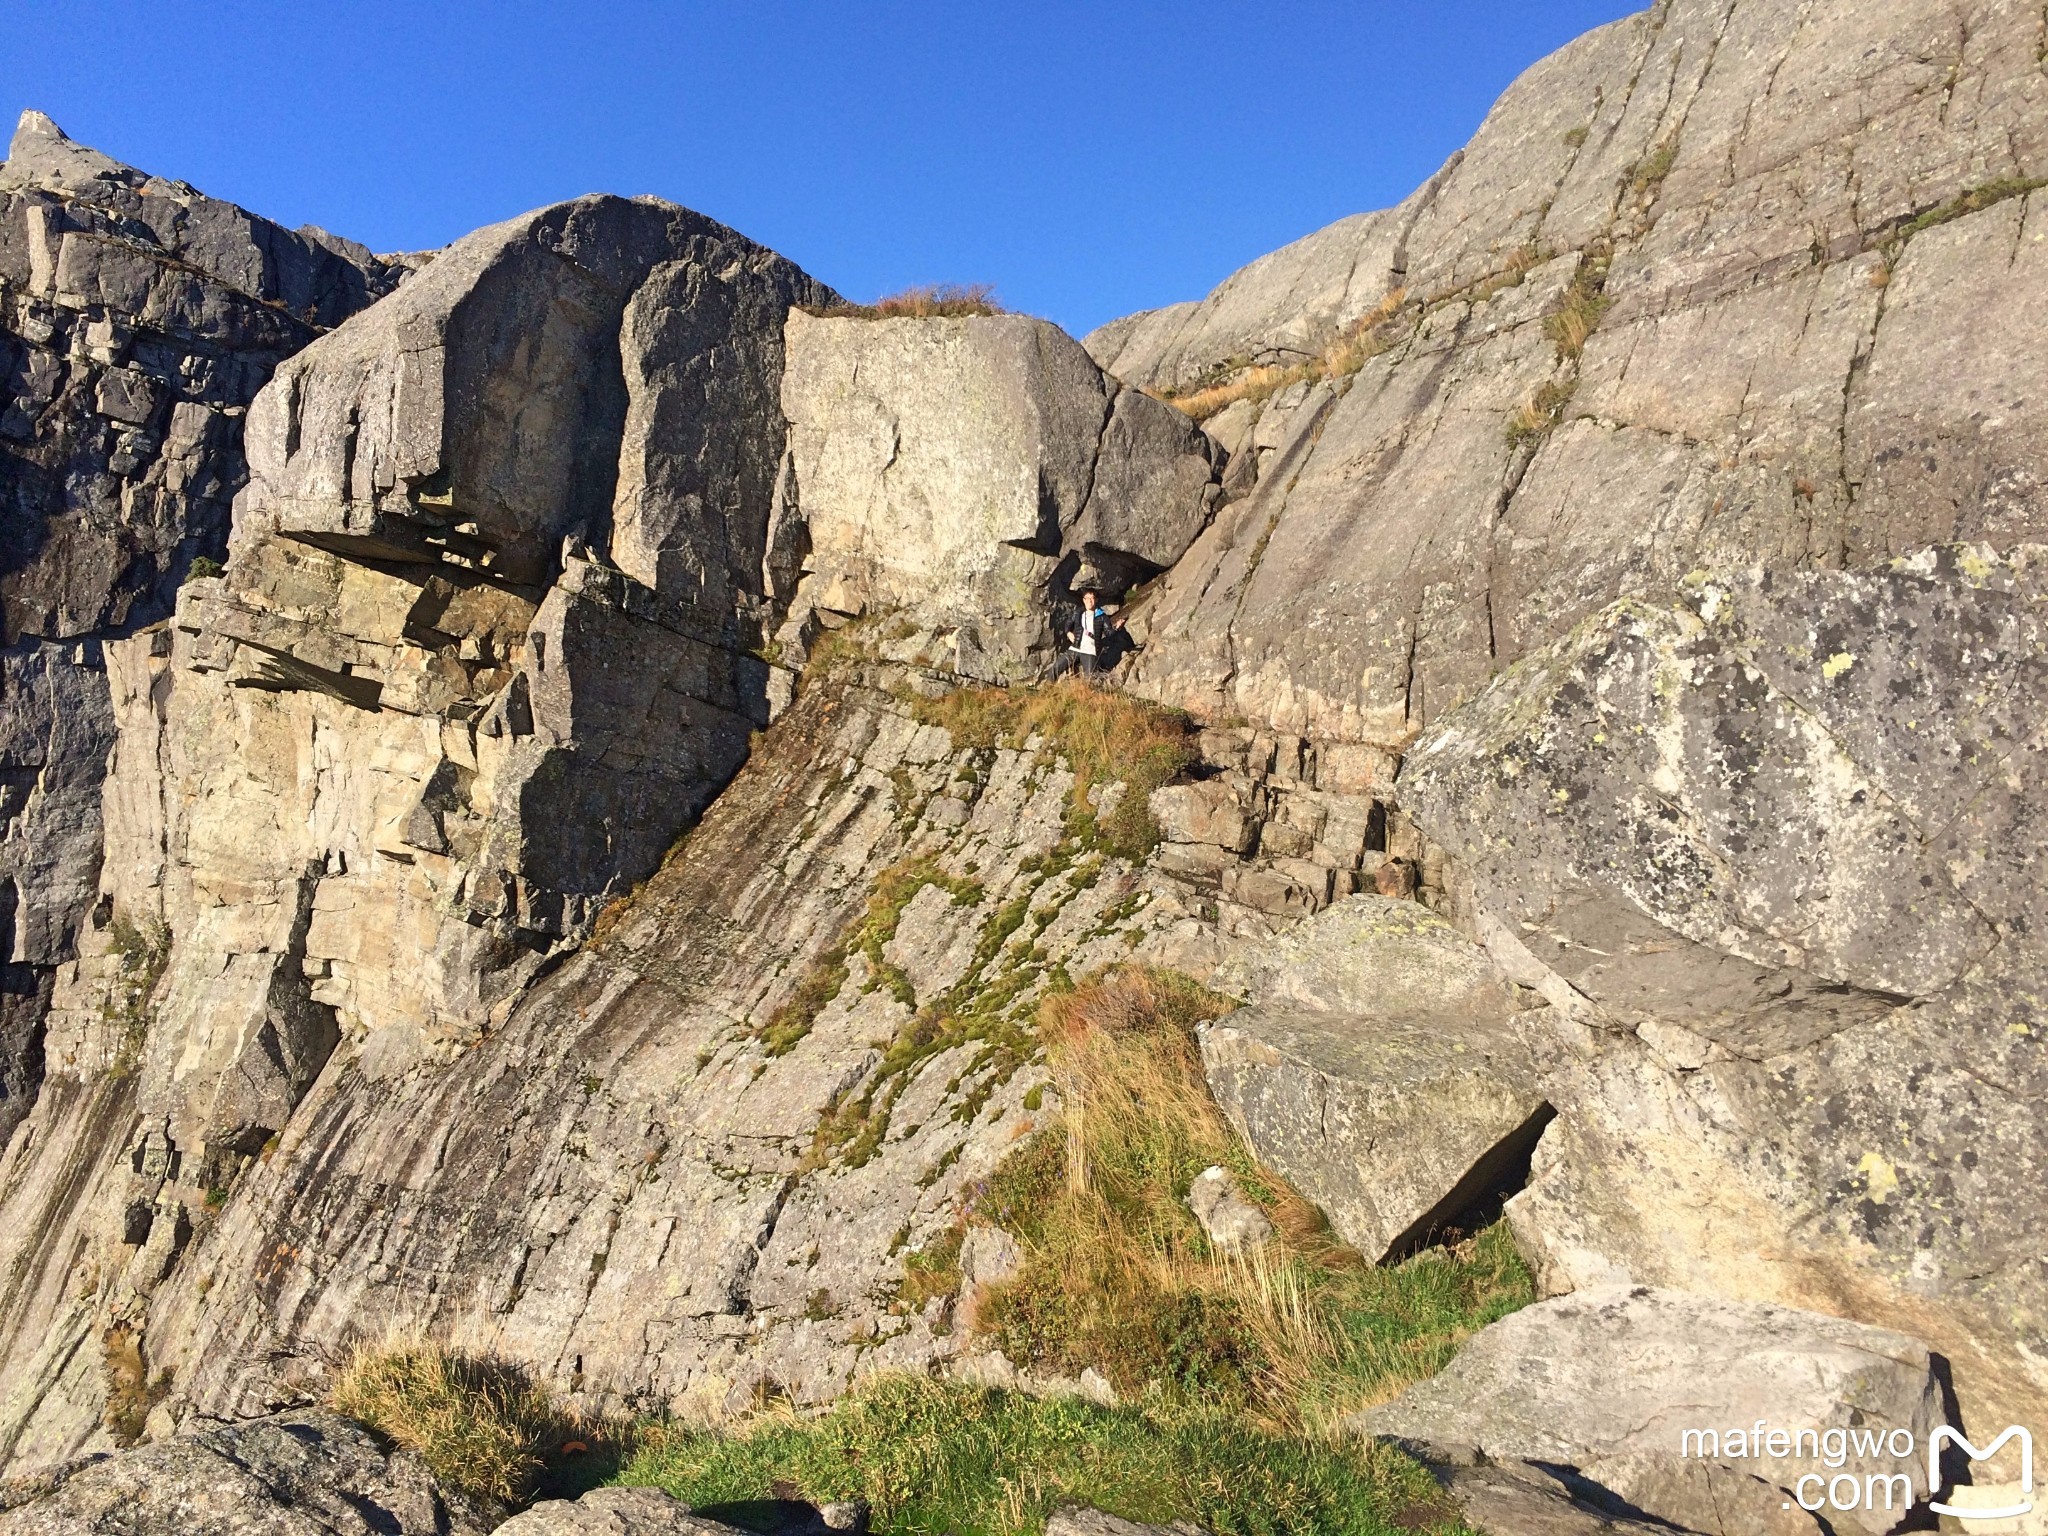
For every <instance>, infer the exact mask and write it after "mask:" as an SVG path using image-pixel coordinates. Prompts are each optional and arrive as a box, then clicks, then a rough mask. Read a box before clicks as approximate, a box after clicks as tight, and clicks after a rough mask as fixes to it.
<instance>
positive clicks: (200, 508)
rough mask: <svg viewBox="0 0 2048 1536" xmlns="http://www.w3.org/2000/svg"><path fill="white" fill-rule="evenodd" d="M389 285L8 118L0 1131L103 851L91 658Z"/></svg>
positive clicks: (212, 548)
mask: <svg viewBox="0 0 2048 1536" xmlns="http://www.w3.org/2000/svg"><path fill="white" fill-rule="evenodd" d="M403 270H404V269H403V268H402V267H401V266H398V265H395V264H393V263H391V262H388V261H385V260H382V259H380V258H378V257H374V256H372V255H371V254H370V253H369V252H368V251H367V250H364V249H363V248H362V247H361V246H358V245H355V244H353V243H352V242H349V241H346V240H338V239H336V238H334V237H333V236H331V235H328V234H326V233H324V232H322V231H320V230H312V229H308V230H301V231H297V232H294V231H291V230H286V229H281V228H279V227H278V226H277V225H275V224H272V223H270V222H269V221H268V220H266V219H260V218H257V217H256V216H254V215H253V214H249V213H246V212H244V211H243V210H242V209H240V208H237V207H235V206H233V205H232V204H229V203H222V202H218V201H215V200H214V199H212V198H209V197H205V196H202V195H201V194H199V193H197V192H195V191H193V190H192V188H190V187H188V186H186V185H184V184H183V183H182V182H169V181H164V180H161V179H159V178H156V177H151V176H147V175H145V174H143V173H142V172H140V171H136V170H132V169H130V168H129V167H127V166H124V165H120V164H118V163H116V162H115V161H113V160H110V159H109V158H107V157H106V156H105V155H102V154H99V153H97V152H95V151H93V150H90V149H86V148H85V147H83V146H82V145H78V144H74V143H72V142H71V141H70V140H69V139H67V138H66V137H65V136H64V135H63V133H62V132H61V131H59V129H58V128H57V126H56V125H55V124H54V123H52V122H51V121H50V120H49V119H48V118H46V117H44V116H43V115H42V114H41V113H38V112H29V113H25V114H24V115H23V116H22V119H21V123H20V126H19V127H18V128H17V129H16V131H15V135H14V141H13V144H12V145H11V147H10V148H9V151H8V157H7V160H6V162H5V163H4V164H0V378H4V380H5V383H4V392H5V403H4V406H0V1136H5V1135H6V1134H7V1133H9V1132H11V1131H12V1130H13V1128H14V1126H15V1125H16V1124H17V1123H18V1122H19V1121H20V1119H21V1117H22V1116H23V1115H24V1114H26V1113H27V1110H28V1106H29V1104H30V1103H31V1102H32V1101H33V1099H34V1096H35V1092H36V1088H37V1085H38V1083H39V1082H40V1080H41V1076H42V1058H43V1041H42V1032H43V1012H44V1009H45V1007H46V1006H47V1003H48V1000H49V994H50V987H51V983H52V980H53V977H54V973H55V969H56V967H57V966H58V965H59V964H60V963H62V962H63V961H64V960H65V959H67V958H69V956H70V955H71V954H72V952H73V946H74V941H75V936H76V932H77V928H78V925H79V922H80V920H81V918H82V916H83V914H84V912H85V909H86V908H87V907H88V906H89V905H90V904H91V902H92V899H93V896H94V891H95V886H96V883H97V878H98V869H99V855H100V847H99V844H100V806H99V800H100V784H101V780H102V778H103V776H104V774H105V771H106V760H107V755H108V753H109V751H110V750H111V748H112V746H113V737H114V724H113V712H112V706H111V700H110V697H109V694H108V687H107V678H106V673H105V667H104V662H103V659H102V647H103V645H104V643H105V642H106V641H107V640H109V639H111V638H114V637H116V636H119V635H123V634H126V633H128V632H130V631H131V630H133V629H134V628H136V627H137V626H138V625H141V624H145V623H149V622H152V621H154V620H156V619H160V618H162V617H163V616H164V614H165V613H167V612H168V611H169V609H170V605H171V600H172V594H173V592H174V591H175V589H176V587H177V585H178V583H179V582H180V581H182V580H183V579H184V578H185V576H186V575H187V573H188V572H189V571H190V570H191V568H192V562H193V561H194V560H198V559H210V560H214V561H218V560H219V558H220V557H221V556H222V555H223V554H225V552H226V544H227V533H228V507H229V502H230V501H231V499H232V498H233V496H234V494H235V492H236V491H237V490H238V489H239V488H240V487H241V484H242V482H243V480H244V478H245V477H246V469H245V467H244V459H243V452H242V422H243V417H244V413H245V412H246V411H247V409H248V406H249V403H250V401H251V400H252V399H254V397H255V395H256V392H257V391H258V390H259V389H260V388H262V386H263V384H264V382H265V381H266V380H267V379H268V378H269V377H270V375H271V372H272V371H273V370H274V369H275V368H276V367H277V365H278V363H279V362H280V361H282V360H283V359H284V358H285V357H288V356H289V355H290V354H292V353H293V352H296V351H298V350H299V348H301V347H303V346H305V345H306V344H307V343H308V342H309V341H311V340H312V339H313V338H314V337H315V336H316V335H318V334H319V333H320V332H321V331H322V330H324V329H326V328H328V327H330V326H333V325H335V324H338V323H339V322H340V321H341V320H343V319H345V318H347V317H348V316H349V315H351V314H353V313H354V312H355V311H357V310H359V309H361V308H363V307H364V306H365V305H367V304H368V303H370V302H371V301H372V300H373V299H375V298H376V297H377V296H378V295H380V294H382V293H385V292H388V291H389V290H390V289H391V288H393V287H395V286H396V284H397V282H398V279H399V278H400V276H402V275H403Z"/></svg>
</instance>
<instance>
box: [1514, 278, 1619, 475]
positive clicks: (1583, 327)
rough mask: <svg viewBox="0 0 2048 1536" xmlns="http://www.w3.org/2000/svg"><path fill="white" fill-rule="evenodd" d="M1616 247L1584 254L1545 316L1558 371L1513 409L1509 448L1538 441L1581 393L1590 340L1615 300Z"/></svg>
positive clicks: (1562, 417) (1545, 332)
mask: <svg viewBox="0 0 2048 1536" xmlns="http://www.w3.org/2000/svg"><path fill="white" fill-rule="evenodd" d="M1612 261H1613V248H1612V246H1611V245H1610V244H1609V243H1608V242H1607V241H1606V240H1605V239H1602V240H1599V241H1596V242H1594V243H1593V244H1592V245H1591V246H1589V247H1588V248H1587V249H1586V250H1584V251H1583V252H1581V253H1580V256H1579V265H1578V270H1577V271H1576V272H1574V273H1573V274H1572V280H1571V282H1570V283H1569V284H1568V285H1567V286H1566V288H1565V290H1564V292H1563V294H1562V295H1560V296H1559V299H1558V303H1557V307H1556V308H1555V309H1553V310H1551V311H1550V313H1549V314H1547V315H1545V316H1544V317H1543V334H1544V335H1545V336H1547V337H1549V338H1550V342H1551V345H1552V347H1553V348H1554V349H1555V353H1556V360H1557V365H1558V371H1557V372H1556V373H1554V374H1553V375H1552V376H1551V377H1550V378H1548V379H1546V380H1544V381H1543V383H1542V384H1541V385H1540V386H1539V387H1538V388H1537V390H1536V392H1535V393H1534V394H1533V395H1531V396H1530V397H1529V398H1528V399H1527V400H1524V401H1523V402H1522V403H1521V404H1520V405H1518V406H1517V407H1515V409H1514V410H1513V411H1511V412H1509V413H1508V419H1507V424H1506V429H1505V434H1506V437H1507V441H1508V447H1509V448H1511V449H1518V448H1521V447H1523V446H1525V445H1527V444H1530V443H1533V442H1538V441H1540V440H1541V439H1542V438H1544V437H1545V436H1546V435H1548V434H1549V432H1550V431H1551V429H1552V428H1553V427H1555V426H1557V424H1558V423H1559V422H1561V421H1563V420H1564V413H1565V408H1566V407H1567V406H1569V405H1570V404H1571V402H1572V397H1573V396H1574V395H1576V394H1577V393H1578V388H1579V363H1580V358H1581V356H1582V355H1583V354H1584V352H1585V350H1586V343H1587V342H1588V341H1590V340H1592V337H1593V333H1594V332H1595V331H1597V330H1598V329H1599V328H1600V322H1601V321H1602V320H1604V319H1605V318H1606V316H1607V311H1608V309H1609V308H1610V307H1611V305H1612V303H1613V301H1612V300H1610V299H1609V298H1608V297H1607V274H1608V270H1609V267H1610V264H1611V263H1612Z"/></svg>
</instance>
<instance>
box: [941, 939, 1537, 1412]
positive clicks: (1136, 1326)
mask: <svg viewBox="0 0 2048 1536" xmlns="http://www.w3.org/2000/svg"><path fill="white" fill-rule="evenodd" d="M1231 1006H1232V1005H1231V1003H1230V1001H1229V999H1227V998H1222V997H1219V996H1217V995H1216V994H1215V993H1212V992H1210V991H1208V990H1207V989H1206V988H1204V987H1201V986H1199V985H1197V984H1196V983H1194V982H1192V981H1190V980H1188V979H1187V978H1185V977H1181V976H1177V975H1175V974H1173V973H1172V972H1165V971H1158V970H1153V969H1148V968H1145V967H1138V966H1131V967H1125V968H1123V969H1121V970H1118V971H1116V972H1114V973H1112V974H1110V975H1108V976H1105V977H1102V978H1099V979H1097V980H1094V981H1092V982H1090V983H1087V984H1084V985H1083V986H1081V987H1079V988H1076V989H1075V990H1073V991H1071V992H1066V993H1060V994H1055V995H1054V996H1053V997H1051V998H1049V999H1048V1000H1047V1001H1046V1003H1045V1005H1044V1007H1043V1008H1042V1010H1041V1013H1040V1018H1039V1034H1040V1039H1041V1042H1042V1044H1043V1047H1044V1050H1045V1054H1046V1060H1047V1064H1048V1066H1049V1068H1050V1070H1051V1072H1052V1075H1053V1079H1054V1082H1055V1085H1056V1086H1057V1087H1058V1089H1059V1092H1060V1099H1061V1104H1062V1114H1063V1117H1064V1121H1065V1124H1064V1126H1063V1128H1060V1129H1056V1130H1049V1131H1047V1132H1045V1133H1042V1134H1041V1135H1040V1136H1039V1137H1038V1138H1037V1139H1036V1140H1035V1141H1034V1142H1033V1143H1031V1144H1030V1145H1029V1146H1027V1147H1026V1148H1025V1149H1024V1150H1023V1151H1021V1152H1020V1153H1018V1154H1017V1155H1016V1156H1015V1157H1013V1158H1012V1159H1011V1160H1010V1162H1008V1163H1006V1164H1005V1165H1004V1166H1003V1167H1002V1168H1001V1169H999V1170H998V1171H997V1173H996V1175H995V1176H994V1178H993V1179H992V1180H991V1181H990V1184H989V1187H988V1190H987V1193H986V1194H985V1195H984V1196H983V1197H982V1198H981V1199H980V1201H979V1202H978V1203H977V1208H976V1211H977V1218H979V1219H989V1220H993V1221H995V1222H996V1223H997V1224H998V1225H1002V1226H1005V1227H1008V1228H1010V1229H1011V1230H1012V1231H1014V1232H1016V1233H1017V1234H1018V1235H1019V1237H1020V1238H1021V1239H1022V1240H1023V1242H1024V1245H1025V1250H1026V1255H1027V1261H1026V1266H1025V1270H1024V1273H1023V1274H1022V1275H1021V1276H1020V1277H1019V1278H1018V1279H1017V1280H1016V1281H1015V1282H1014V1283H1012V1284H1010V1285H1008V1286H1004V1287H1000V1288H997V1289H996V1290H995V1291H994V1292H993V1293H992V1294H990V1295H989V1297H988V1298H987V1301H986V1305H984V1306H983V1307H982V1308H980V1309H979V1310H978V1311H977V1314H976V1327H977V1329H978V1330H980V1331H982V1332H984V1333H986V1334H987V1335H988V1336H989V1339H990V1341H991V1342H993V1343H995V1344H997V1345H999V1346H1000V1347H1001V1348H1002V1349H1003V1350H1004V1351H1005V1352H1006V1353H1008V1354H1009V1355H1010V1356H1011V1357H1012V1358H1013V1359H1017V1360H1020V1361H1022V1360H1029V1361H1032V1362H1034V1363H1037V1364H1039V1365H1040V1366H1051V1367H1054V1368H1058V1369H1064V1370H1068V1371H1077V1370H1079V1369H1081V1368H1082V1367H1083V1366H1087V1365H1093V1366H1095V1367H1096V1368H1097V1369H1099V1370H1101V1371H1102V1372H1103V1373H1104V1374H1105V1375H1107V1376H1108V1377H1109V1378H1110V1380H1111V1381H1112V1382H1113V1383H1115V1385H1116V1386H1117V1388H1118V1389H1119V1390H1120V1391H1132V1392H1142V1391H1145V1390H1146V1389H1147V1388H1150V1387H1155V1386H1164V1387H1166V1388H1167V1389H1168V1390H1169V1391H1178V1392H1182V1393H1188V1394H1194V1395H1197V1396H1200V1397H1204V1398H1207V1399H1210V1400H1219V1401H1224V1402H1235V1403H1237V1404H1240V1405H1242V1406H1243V1407H1245V1408H1248V1409H1250V1410H1251V1411H1252V1412H1254V1413H1255V1414H1256V1415H1257V1416H1258V1417H1259V1418H1260V1419H1261V1420H1262V1421H1264V1422H1266V1423H1269V1424H1274V1425H1278V1426H1282V1427H1284V1428H1285V1429H1287V1430H1288V1431H1289V1432H1306V1433H1312V1434H1319V1433H1323V1432H1325V1431H1328V1430H1329V1429H1330V1427H1331V1426H1332V1425H1334V1424H1335V1423H1336V1421H1337V1419H1338V1418H1339V1417H1340V1416H1341V1415H1342V1414H1343V1413H1345V1412H1348V1411H1350V1410H1352V1409H1354V1408H1357V1407H1360V1406H1362V1405H1364V1404H1366V1403H1369V1402H1372V1401H1377V1400H1378V1399H1380V1398H1383V1397H1386V1396H1389V1395H1391V1394H1392V1393H1393V1392H1396V1391H1398V1390H1400V1388H1401V1387H1403V1386H1405V1385H1406V1384H1408V1383H1409V1382H1412V1381H1415V1380H1418V1379H1420V1378H1421V1377H1423V1376H1427V1375H1430V1374H1432V1373H1433V1372H1434V1371H1436V1370H1438V1369H1440V1368H1441V1366H1442V1364H1443V1362H1444V1361H1445V1360H1447V1359H1448V1358H1449V1355H1450V1353H1451V1351H1452V1350H1454V1349H1455V1348H1456V1346H1457V1344H1458V1343H1459V1342H1461V1341H1462V1340H1463V1339H1464V1338H1465V1337H1467V1336H1468V1335H1469V1334H1470V1332H1471V1331H1472V1330H1473V1329H1474V1328H1476V1327H1479V1326H1483V1325H1484V1323H1486V1322H1489V1321H1491V1320H1492V1318H1493V1317H1495V1316H1498V1315H1500V1313H1502V1312H1505V1311H1509V1310H1512V1309H1513V1308H1514V1307H1515V1306H1518V1305H1520V1304H1522V1303H1523V1302H1524V1301H1526V1300H1528V1299H1529V1295H1530V1288H1529V1282H1528V1277H1527V1274H1526V1272H1525V1271H1524V1270H1523V1269H1522V1267H1521V1265H1520V1262H1519V1260H1517V1259H1516V1258H1515V1256H1514V1253H1513V1249H1512V1246H1511V1245H1509V1244H1508V1242H1507V1240H1506V1237H1505V1234H1504V1233H1503V1232H1501V1231H1499V1230H1497V1229H1496V1230H1492V1231H1489V1232H1487V1233H1484V1234H1481V1235H1480V1236H1478V1237H1475V1238H1467V1239H1465V1240H1464V1242H1463V1243H1462V1244H1461V1245H1460V1246H1459V1247H1458V1248H1457V1249H1455V1250H1453V1251H1451V1252H1449V1253H1446V1252H1443V1251H1433V1252H1429V1253H1425V1254H1423V1255H1421V1256H1419V1257H1417V1258H1416V1259H1413V1260H1410V1261H1409V1262H1408V1263H1406V1264H1403V1265H1400V1266H1398V1267H1396V1268H1393V1269H1377V1268H1374V1267H1372V1266H1370V1265H1368V1264H1367V1263H1366V1262H1365V1261H1364V1260H1363V1259H1362V1258H1361V1257H1360V1256H1359V1255H1358V1254H1357V1253H1356V1252H1354V1251H1353V1250H1351V1249H1349V1248H1346V1247H1344V1246H1343V1245H1342V1244H1341V1243H1339V1242H1338V1241H1337V1240H1336V1239H1335V1238H1334V1237H1333V1236H1332V1235H1331V1233H1330V1232H1329V1230H1328V1228H1327V1226H1326V1225H1325V1223H1324V1221H1323V1219H1322V1216H1321V1214H1320V1213H1319V1212H1318V1211H1317V1210H1316V1209H1315V1207H1314V1206H1312V1205H1310V1204H1309V1203H1308V1202H1307V1201H1306V1200H1304V1199H1303V1198H1302V1197H1301V1196H1300V1195H1299V1194H1297V1193H1296V1192H1295V1191H1294V1190H1292V1189H1291V1188H1289V1187H1288V1186H1287V1184H1286V1183H1285V1182H1284V1181H1282V1180H1280V1179H1278V1178H1275V1177H1274V1176H1273V1175H1271V1174H1270V1173H1267V1172H1265V1171H1264V1170H1262V1169H1260V1168H1259V1167H1258V1166H1257V1165H1256V1164H1255V1163H1253V1162H1252V1161H1251V1159H1250V1157H1249V1156H1248V1154H1247V1153H1246V1151H1245V1149H1244V1146H1243V1144H1242V1142H1240V1141H1239V1139H1238V1137H1237V1136H1236V1134H1235V1132H1234V1131H1233V1130H1232V1129H1231V1127H1230V1125H1229V1124H1228V1122H1227V1121H1226V1120H1225V1119H1224V1117H1223V1114H1222V1112H1221V1111H1220V1110H1219V1109H1218V1108H1217V1106H1216V1103H1215V1101H1214V1100H1213V1099H1212V1098H1211V1097H1210V1094H1209V1090H1208V1085H1207V1082H1206V1080H1205V1078H1204V1075H1203V1072H1202V1064H1201V1056H1200V1051H1199V1049H1198V1047H1197V1045H1196V1041H1195V1036H1194V1025H1195V1024H1196V1022H1197V1021H1199V1020H1200V1019H1203V1018H1209V1017H1215V1016H1217V1015H1219V1014H1220V1013H1222V1012H1225V1011H1227V1010H1228V1009H1229V1008H1230V1007H1231ZM1212 1165H1221V1166H1222V1167H1224V1168H1226V1169H1228V1170H1230V1172H1231V1173H1232V1175H1233V1176H1234V1177H1235V1178H1236V1179H1237V1181H1238V1184H1239V1187H1240V1188H1241V1189H1243V1190H1244V1191H1245V1193H1246V1194H1247V1195H1248V1196H1249V1197H1250V1198H1252V1199H1253V1200H1255V1201H1257V1203H1258V1204H1259V1205H1260V1206H1261V1207H1262V1208H1263V1209H1264V1210H1265V1212H1266V1214H1267V1216H1268V1217H1269V1219H1270V1220H1271V1221H1272V1222H1273V1224H1274V1226H1275V1228H1276V1229H1277V1234H1278V1235H1277V1238H1276V1240H1275V1241H1274V1242H1273V1243H1271V1244H1270V1245H1268V1246H1267V1247H1265V1248H1262V1249H1259V1250H1256V1251H1254V1252H1252V1253H1250V1254H1233V1253H1227V1252H1224V1251H1221V1250H1218V1249H1215V1248H1213V1247H1212V1246H1211V1245H1210V1244H1209V1242H1208V1240H1207V1239H1206V1238H1205V1237H1204V1236H1203V1234H1202V1232H1201V1229H1200V1227H1199V1226H1197V1224H1196V1223H1195V1220H1194V1217H1193V1215H1192V1214H1191V1213H1190V1212H1189V1210H1188V1208H1187V1205H1186V1199H1187V1194H1188V1187H1189V1184H1190V1182H1191V1181H1192V1179H1193V1178H1194V1176H1195V1175H1196V1174H1198V1173H1199V1172H1200V1171H1201V1170H1202V1169H1204V1168H1207V1167H1209V1166H1212Z"/></svg>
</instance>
